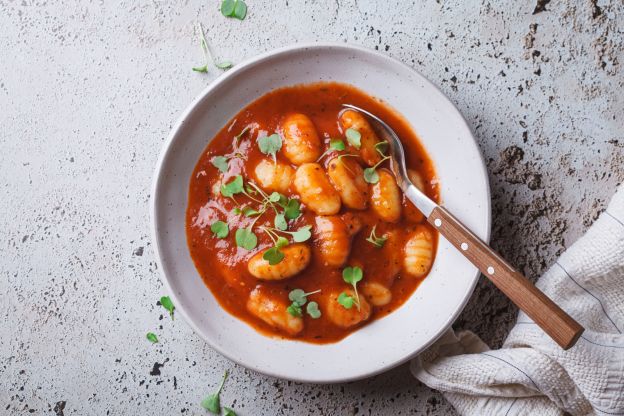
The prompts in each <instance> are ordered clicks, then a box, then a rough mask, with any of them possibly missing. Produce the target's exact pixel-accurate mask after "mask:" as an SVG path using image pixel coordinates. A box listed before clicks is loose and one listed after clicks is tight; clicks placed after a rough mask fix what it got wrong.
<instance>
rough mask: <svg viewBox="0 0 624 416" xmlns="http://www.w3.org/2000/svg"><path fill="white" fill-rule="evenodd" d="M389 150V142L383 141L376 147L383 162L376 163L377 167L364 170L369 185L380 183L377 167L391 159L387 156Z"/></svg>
mask: <svg viewBox="0 0 624 416" xmlns="http://www.w3.org/2000/svg"><path fill="white" fill-rule="evenodd" d="M387 149H388V142H386V141H383V142H379V143H377V144H376V145H375V150H377V153H379V155H380V156H381V160H380V161H379V162H377V163H375V166H372V167H370V168H366V169H364V180H365V181H366V182H368V183H372V184H375V183H377V182H379V174H378V173H377V167H378V166H379V165H381V164H382V163H384V162H385V161H386V160H388V159H390V156H388V155H386V153H385V152H386V150H387Z"/></svg>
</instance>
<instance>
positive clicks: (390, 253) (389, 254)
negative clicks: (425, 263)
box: [381, 230, 403, 282]
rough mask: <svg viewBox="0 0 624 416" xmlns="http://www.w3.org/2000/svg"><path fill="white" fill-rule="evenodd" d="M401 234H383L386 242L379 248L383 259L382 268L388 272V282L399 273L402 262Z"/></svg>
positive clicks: (392, 232)
mask: <svg viewBox="0 0 624 416" xmlns="http://www.w3.org/2000/svg"><path fill="white" fill-rule="evenodd" d="M400 234H401V233H400V232H399V230H392V231H388V232H386V233H385V234H384V237H385V238H386V242H385V243H384V245H383V247H382V248H381V252H382V253H383V258H384V262H383V264H384V268H385V269H386V270H387V272H388V278H389V282H392V281H393V280H394V278H395V277H396V275H397V274H399V272H400V271H401V262H402V260H403V254H402V253H403V247H402V246H401V243H400V238H401V235H400Z"/></svg>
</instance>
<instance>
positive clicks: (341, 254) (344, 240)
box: [314, 215, 352, 267]
mask: <svg viewBox="0 0 624 416" xmlns="http://www.w3.org/2000/svg"><path fill="white" fill-rule="evenodd" d="M315 223H316V224H315V227H314V242H315V244H316V246H317V248H318V256H319V259H320V260H321V261H322V262H323V264H324V265H326V266H331V267H340V266H342V265H344V264H345V262H346V261H347V259H348V258H349V253H350V252H351V236H352V234H351V232H350V230H349V228H347V225H346V224H345V222H344V221H343V220H342V218H340V217H339V216H336V215H333V216H328V217H316V220H315Z"/></svg>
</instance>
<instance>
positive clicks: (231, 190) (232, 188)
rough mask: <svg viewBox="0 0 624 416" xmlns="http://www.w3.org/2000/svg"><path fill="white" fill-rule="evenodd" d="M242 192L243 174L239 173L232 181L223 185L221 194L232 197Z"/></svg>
mask: <svg viewBox="0 0 624 416" xmlns="http://www.w3.org/2000/svg"><path fill="white" fill-rule="evenodd" d="M241 192H243V177H242V176H241V175H237V176H236V177H235V178H234V180H233V181H232V182H230V183H228V184H225V185H221V195H223V196H224V197H226V198H231V197H232V196H234V195H236V194H240V193H241Z"/></svg>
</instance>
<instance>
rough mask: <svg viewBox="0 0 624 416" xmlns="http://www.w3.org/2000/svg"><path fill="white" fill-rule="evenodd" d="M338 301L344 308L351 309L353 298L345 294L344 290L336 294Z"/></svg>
mask: <svg viewBox="0 0 624 416" xmlns="http://www.w3.org/2000/svg"><path fill="white" fill-rule="evenodd" d="M338 303H339V304H341V305H342V306H344V308H345V309H351V308H352V307H353V304H354V303H355V299H353V297H351V296H349V295H347V294H346V293H345V292H342V293H341V294H340V295H338Z"/></svg>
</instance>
